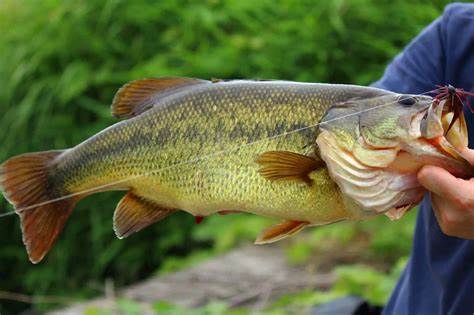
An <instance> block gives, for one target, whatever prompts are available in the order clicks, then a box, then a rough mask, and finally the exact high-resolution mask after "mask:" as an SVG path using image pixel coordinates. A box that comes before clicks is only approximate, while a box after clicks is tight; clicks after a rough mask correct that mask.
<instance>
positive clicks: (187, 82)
mask: <svg viewBox="0 0 474 315" xmlns="http://www.w3.org/2000/svg"><path fill="white" fill-rule="evenodd" d="M205 83H210V82H209V81H206V80H200V79H193V78H148V79H141V80H136V81H131V82H128V83H126V84H125V85H124V86H122V87H121V88H120V89H119V90H118V91H117V93H116V94H115V96H114V99H113V101H112V105H111V109H112V115H114V116H115V117H117V118H130V117H134V116H137V115H140V114H141V113H143V112H145V111H147V110H148V109H150V108H152V107H153V105H154V103H155V101H156V100H157V99H159V98H161V97H164V96H167V95H170V94H171V93H175V92H177V91H178V90H182V89H184V88H187V87H190V86H193V85H197V84H205Z"/></svg>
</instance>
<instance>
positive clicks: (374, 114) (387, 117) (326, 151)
mask: <svg viewBox="0 0 474 315" xmlns="http://www.w3.org/2000/svg"><path fill="white" fill-rule="evenodd" d="M454 117H455V115H454V112H453V110H452V108H451V106H448V104H447V103H446V101H438V100H435V99H433V98H431V97H429V96H423V95H402V94H396V93H390V92H387V93H386V94H382V95H378V96H375V97H373V96H371V97H367V98H364V97H360V96H359V97H357V98H353V99H349V100H348V101H345V102H343V103H340V104H336V105H334V106H332V107H331V108H330V109H329V110H328V111H327V112H326V114H325V116H324V117H323V118H322V120H321V122H320V126H319V134H318V137H317V140H316V142H317V144H318V149H319V155H320V156H321V158H322V159H323V160H324V161H325V162H326V165H327V167H328V170H329V173H330V175H331V177H332V178H333V180H334V181H335V182H336V183H337V184H338V186H339V188H340V189H341V190H342V192H343V196H344V197H345V198H346V205H347V206H348V207H349V208H351V209H352V210H353V212H354V214H355V215H358V216H359V217H360V216H362V215H371V214H378V213H386V214H387V215H389V217H391V218H399V217H401V216H402V215H403V213H404V211H406V209H408V208H411V207H412V206H413V205H416V204H417V203H418V202H420V201H421V199H422V197H423V194H424V192H425V190H424V189H423V187H421V186H420V184H419V183H418V181H417V176H416V174H417V173H418V171H419V170H420V169H421V167H423V166H424V165H435V166H439V167H442V168H444V169H446V170H448V171H449V172H450V173H452V174H453V175H455V176H458V177H464V178H470V177H472V176H474V167H473V166H472V165H471V164H470V163H469V162H468V161H467V160H466V158H465V157H464V156H463V153H462V152H463V151H464V150H465V149H466V148H467V140H468V138H467V128H466V122H465V118H464V115H463V113H462V111H461V114H460V115H459V117H457V118H456V119H455V122H453V123H452V120H453V118H454ZM402 212H403V213H402Z"/></svg>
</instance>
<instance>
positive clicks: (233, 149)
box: [0, 89, 437, 218]
mask: <svg viewBox="0 0 474 315" xmlns="http://www.w3.org/2000/svg"><path fill="white" fill-rule="evenodd" d="M435 91H437V89H435V90H430V91H427V92H424V93H419V94H417V95H425V94H430V93H433V92H435ZM408 98H410V96H408V97H407V99H408ZM400 100H403V99H399V100H396V101H393V102H388V103H385V104H380V105H377V106H374V107H371V108H368V109H364V110H361V111H358V112H355V113H350V114H347V115H344V116H339V117H335V118H333V119H330V120H327V121H324V122H318V123H316V124H314V125H310V126H305V127H301V128H297V129H294V130H290V131H285V132H282V133H280V134H276V135H273V136H270V137H266V138H263V139H258V140H255V141H252V142H249V143H245V144H242V145H240V146H238V147H235V148H231V149H226V150H221V151H217V152H214V153H211V154H207V155H203V156H200V157H198V158H195V159H191V160H187V161H184V162H180V163H176V164H173V165H170V166H168V167H163V168H160V169H157V170H152V171H149V172H145V173H143V174H139V175H134V176H130V177H128V178H125V179H121V180H117V181H115V182H111V183H108V184H104V185H101V186H97V187H93V188H89V189H86V190H83V191H79V192H75V193H72V194H69V195H65V196H62V197H59V198H54V199H51V200H47V201H43V202H40V203H37V204H34V205H31V206H28V207H23V208H19V209H17V210H16V211H15V210H14V211H11V212H6V213H2V214H0V218H3V217H7V216H10V215H13V214H15V213H21V212H25V211H28V210H33V209H35V208H37V207H41V206H44V205H48V204H51V203H54V202H58V201H62V200H66V199H69V198H73V197H76V196H79V195H83V194H87V193H92V192H95V191H98V190H101V189H104V188H107V187H111V186H114V185H117V184H121V183H125V182H127V181H130V180H133V179H137V178H140V177H143V176H148V175H151V174H154V173H158V172H161V171H164V170H168V169H171V168H173V167H177V166H182V165H186V164H192V163H197V162H199V161H201V160H203V159H206V158H209V157H213V156H217V155H220V154H224V153H228V152H232V151H235V150H238V149H240V148H245V147H247V146H251V145H254V144H257V143H259V142H262V141H266V140H269V139H275V138H278V137H282V136H286V135H290V134H293V133H297V132H301V131H303V130H306V129H310V128H315V127H317V126H319V125H322V124H327V123H330V122H333V121H337V120H340V119H344V118H347V117H351V116H355V115H359V114H361V113H366V112H369V111H371V110H374V109H378V108H382V107H385V106H388V105H391V104H395V103H397V102H399V101H400Z"/></svg>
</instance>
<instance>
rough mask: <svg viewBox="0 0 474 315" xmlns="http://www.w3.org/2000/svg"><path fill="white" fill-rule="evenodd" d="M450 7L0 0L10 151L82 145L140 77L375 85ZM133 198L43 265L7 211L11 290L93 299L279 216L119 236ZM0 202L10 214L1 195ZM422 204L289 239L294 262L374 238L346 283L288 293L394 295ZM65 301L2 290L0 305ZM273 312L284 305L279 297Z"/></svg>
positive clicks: (219, 247)
mask: <svg viewBox="0 0 474 315" xmlns="http://www.w3.org/2000/svg"><path fill="white" fill-rule="evenodd" d="M446 4H447V1H422V0H416V1H409V2H408V1H402V0H385V1H371V0H337V1H308V0H307V1H291V0H281V1H274V0H258V1H256V0H229V1H219V0H208V1H145V0H134V1H119V0H109V1H102V0H97V1H96V0H94V1H93V0H90V1H64V2H63V1H58V0H57V1H55V0H44V1H15V0H4V1H0V161H3V160H5V159H6V158H8V157H10V156H13V155H15V154H19V153H24V152H29V151H43V150H49V149H62V148H66V147H71V146H73V145H75V144H78V143H79V142H80V141H82V140H84V139H86V138H88V137H90V136H92V135H93V134H95V133H97V132H98V131H100V130H102V129H103V128H105V127H107V126H109V125H111V124H113V123H114V122H116V120H115V119H113V118H112V117H111V115H110V113H109V104H110V102H111V100H112V97H113V95H114V93H115V91H117V89H118V88H119V87H120V86H121V85H122V84H124V83H125V82H127V81H130V80H134V79H138V78H143V77H160V76H190V77H199V78H248V79H252V78H255V79H257V78H264V79H284V80H295V81H308V82H333V83H354V84H362V85H367V84H370V83H371V82H373V81H374V80H376V79H377V78H378V77H379V76H380V75H381V74H382V72H383V69H384V67H385V65H386V64H387V62H388V61H389V60H390V59H391V58H392V57H394V56H395V55H396V54H397V52H399V51H400V50H401V49H402V47H403V46H404V45H406V44H407V43H408V42H409V41H410V40H411V39H412V38H413V37H414V36H415V35H416V34H417V33H418V32H419V31H420V30H421V29H422V28H423V27H424V26H425V25H427V24H428V23H430V22H431V21H432V20H433V19H435V18H436V17H437V16H439V15H440V14H441V12H442V10H443V7H444V6H445V5H446ZM121 195H122V194H121V193H103V194H99V195H94V196H92V197H90V198H87V199H86V200H84V201H83V202H81V203H80V204H79V205H78V207H77V208H76V209H75V211H74V212H73V214H72V216H71V218H70V219H69V222H68V224H67V225H66V228H65V230H64V232H63V233H62V235H61V237H60V240H59V241H58V243H57V244H56V246H55V247H54V249H53V250H52V251H51V252H50V254H49V255H48V256H47V258H46V259H45V260H44V261H43V262H42V263H41V264H39V265H32V264H31V263H30V262H29V261H28V258H27V256H26V253H25V250H24V248H23V244H22V242H21V232H20V227H19V219H18V217H17V216H16V215H12V216H7V217H5V218H1V219H0V290H3V291H9V292H17V293H22V294H28V295H54V296H64V297H68V298H75V299H76V298H88V297H92V296H95V295H99V294H103V283H104V281H105V279H112V280H113V282H114V283H115V285H116V286H122V285H125V284H130V283H133V282H135V281H137V280H139V279H143V278H146V277H148V276H150V275H152V274H156V273H165V272H170V271H173V270H176V269H179V268H185V267H186V266H190V265H192V264H194V263H196V262H197V261H200V260H202V259H206V258H207V257H210V256H214V255H216V254H218V253H221V252H224V251H227V250H229V249H231V248H233V247H235V246H236V245H237V244H238V243H250V242H251V240H253V239H254V238H255V236H256V235H257V233H258V232H259V231H260V229H262V228H263V227H264V226H267V225H268V224H269V221H268V220H267V219H262V218H258V217H256V216H250V215H238V216H237V215H236V216H226V217H217V216H216V217H212V218H209V219H207V220H205V221H204V222H203V223H202V224H201V225H195V223H194V218H193V217H192V216H190V215H187V214H185V213H180V214H177V215H173V216H171V217H169V218H167V219H166V220H165V221H163V222H160V223H157V224H155V225H153V226H151V227H149V228H147V229H146V230H144V231H142V232H140V233H138V234H135V235H133V236H132V237H130V238H127V239H125V240H118V239H116V238H115V235H114V233H113V230H112V214H113V210H114V208H115V205H116V203H117V202H118V200H119V198H120V197H121ZM0 211H1V213H4V212H8V211H12V208H11V206H10V205H8V204H7V202H6V201H5V200H3V199H2V198H0ZM415 214H416V213H415V211H412V213H411V214H410V215H409V216H408V217H405V218H403V219H402V220H401V221H400V222H395V223H390V224H389V223H388V220H387V219H385V218H379V219H376V220H371V221H369V222H363V223H352V224H339V225H334V226H328V227H323V228H318V229H308V231H307V233H306V235H305V237H304V238H303V239H301V240H300V241H298V242H295V241H291V240H290V241H288V242H287V243H286V245H285V252H286V253H287V256H288V259H289V260H290V261H291V262H292V263H294V264H311V263H314V262H315V261H317V260H318V256H321V255H330V254H331V248H333V247H334V246H333V244H339V245H338V246H339V247H338V246H336V247H337V248H346V249H350V248H352V247H354V246H355V244H357V246H359V247H360V244H361V243H362V244H363V246H362V249H361V250H360V253H359V254H360V257H361V259H360V261H353V262H352V264H349V263H348V262H346V263H345V264H344V266H340V264H337V265H338V267H337V273H338V275H339V280H338V283H337V284H336V285H335V287H334V288H333V289H332V290H331V291H330V292H322V293H321V292H303V293H302V294H300V295H298V296H294V297H288V298H287V299H286V300H284V301H283V302H280V303H283V304H284V303H315V302H318V301H321V300H324V299H329V298H333V297H336V296H339V295H343V294H349V293H354V294H359V295H363V296H365V297H366V298H368V299H370V300H371V301H374V302H377V303H383V302H384V301H385V300H386V298H387V295H388V294H389V292H390V290H391V289H392V287H393V285H394V281H395V279H396V277H397V275H398V273H399V271H400V270H401V268H402V266H403V264H404V262H405V259H406V256H407V255H408V254H409V250H410V247H411V244H410V242H411V237H412V230H413V225H414V217H415ZM328 244H331V245H330V246H328ZM341 246H342V247H341ZM315 253H317V255H316V254H315ZM361 262H364V264H357V265H355V263H361ZM335 266H336V264H335ZM160 305H161V304H157V306H156V309H157V311H159V308H160V307H161V306H160ZM57 306H59V305H58V304H54V303H53V304H51V303H34V304H27V303H20V302H14V301H10V300H0V313H2V314H15V313H18V312H20V311H23V310H27V309H30V310H31V309H33V310H36V311H38V312H42V311H44V310H46V309H48V308H52V307H57ZM167 307H169V306H167ZM220 309H222V310H223V309H225V307H223V306H221V308H220ZM124 312H125V311H124ZM196 312H198V310H196ZM206 312H207V313H206ZM272 312H274V313H272V314H280V313H278V305H277V306H275V307H274V308H273V310H272ZM208 313H209V312H208V310H203V311H202V313H193V314H208ZM209 314H221V313H209ZM239 314H245V312H244V311H242V313H239Z"/></svg>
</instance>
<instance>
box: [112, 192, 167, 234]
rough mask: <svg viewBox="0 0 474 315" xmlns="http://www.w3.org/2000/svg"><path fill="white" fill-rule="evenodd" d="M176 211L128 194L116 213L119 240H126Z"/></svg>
mask: <svg viewBox="0 0 474 315" xmlns="http://www.w3.org/2000/svg"><path fill="white" fill-rule="evenodd" d="M174 211H176V210H174V209H168V208H163V207H161V206H159V205H157V204H155V203H154V202H152V201H149V200H147V199H145V198H142V197H140V196H137V195H135V194H134V193H133V192H128V193H127V194H126V195H125V197H123V198H122V200H120V202H119V204H118V205H117V208H116V209H115V212H114V231H115V234H116V235H117V237H118V238H125V237H127V236H129V235H130V234H133V233H135V232H138V231H140V230H141V229H143V228H145V227H147V226H148V225H150V224H152V223H155V222H157V221H159V220H161V219H163V218H165V217H166V216H168V215H169V214H171V213H173V212H174Z"/></svg>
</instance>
